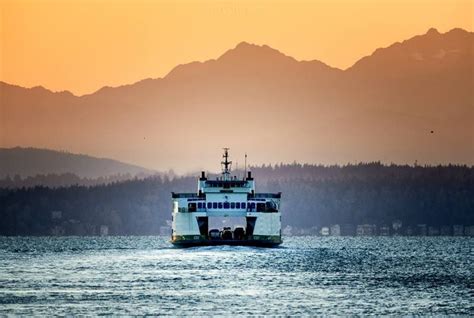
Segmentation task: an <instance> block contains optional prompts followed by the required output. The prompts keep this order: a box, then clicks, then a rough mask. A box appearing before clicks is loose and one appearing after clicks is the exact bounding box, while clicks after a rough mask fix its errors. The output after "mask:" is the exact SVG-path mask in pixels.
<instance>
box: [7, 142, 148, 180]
mask: <svg viewBox="0 0 474 318" xmlns="http://www.w3.org/2000/svg"><path fill="white" fill-rule="evenodd" d="M154 173H156V172H155V171H152V170H148V169H145V168H142V167H139V166H135V165H131V164H126V163H123V162H120V161H116V160H112V159H105V158H95V157H91V156H87V155H80V154H72V153H68V152H60V151H54V150H47V149H36V148H19V147H17V148H0V178H1V179H3V178H5V177H6V176H10V177H11V178H13V177H14V176H15V175H18V176H20V177H22V178H26V177H32V176H36V175H48V174H55V175H61V174H68V175H71V174H73V175H75V176H77V177H80V178H100V177H102V178H105V177H111V176H116V175H120V174H122V175H125V174H129V175H130V176H131V177H134V176H138V175H141V176H146V175H151V174H154Z"/></svg>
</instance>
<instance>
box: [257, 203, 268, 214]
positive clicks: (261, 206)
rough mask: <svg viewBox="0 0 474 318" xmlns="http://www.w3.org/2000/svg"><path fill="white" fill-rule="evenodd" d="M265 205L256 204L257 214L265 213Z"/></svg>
mask: <svg viewBox="0 0 474 318" xmlns="http://www.w3.org/2000/svg"><path fill="white" fill-rule="evenodd" d="M265 211H266V210H265V203H257V212H265Z"/></svg>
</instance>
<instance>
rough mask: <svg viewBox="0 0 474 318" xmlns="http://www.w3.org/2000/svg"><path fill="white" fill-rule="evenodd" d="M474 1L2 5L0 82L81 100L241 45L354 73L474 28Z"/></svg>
mask: <svg viewBox="0 0 474 318" xmlns="http://www.w3.org/2000/svg"><path fill="white" fill-rule="evenodd" d="M380 3H383V5H381V4H380ZM473 3H474V1H472V0H468V1H465V0H463V1H461V0H431V1H426V0H398V1H393V0H384V1H380V0H379V1H377V0H373V1H366V0H364V1H359V0H358V1H356V0H345V1H343V0H331V1H329V0H328V1H112V0H107V1H106V0H102V1H98V0H95V1H94V0H83V1H78V0H64V1H59V0H56V1H49V0H44V1H43V0H35V1H32V0H30V1H22V0H16V1H10V0H0V10H1V15H0V19H1V21H0V22H1V23H0V39H1V43H0V44H1V50H0V80H2V81H5V82H8V83H12V84H18V85H21V86H26V87H31V86H36V85H42V86H45V87H46V88H49V89H52V90H54V91H60V90H70V91H72V92H73V93H74V94H77V95H81V94H86V93H91V92H94V91H96V90H97V89H99V88H100V87H102V86H105V85H108V86H117V85H122V84H128V83H133V82H136V81H138V80H141V79H144V78H148V77H153V78H156V77H162V76H164V75H166V74H167V73H168V72H169V71H170V70H171V69H172V68H173V67H174V66H176V65H177V64H182V63H187V62H191V61H195V60H207V59H211V58H216V57H218V56H219V55H220V54H222V53H223V52H224V51H226V50H227V49H230V48H232V47H234V46H235V45H236V44H237V43H238V42H241V41H247V42H251V43H256V44H268V45H269V46H271V47H274V48H276V49H279V50H280V51H282V52H284V53H285V54H288V55H291V56H293V57H295V58H297V59H300V60H301V59H302V60H308V59H318V60H321V61H323V62H325V63H327V64H329V65H331V66H335V67H339V68H347V67H348V66H350V65H352V64H353V63H354V62H355V61H356V60H358V59H359V58H360V57H362V56H364V55H368V54H370V53H372V51H373V50H374V49H376V48H377V47H382V46H387V45H390V44H392V43H393V42H395V41H399V40H403V39H406V38H409V37H412V36H414V35H416V34H421V33H425V32H426V31H427V30H428V29H429V28H430V27H435V28H437V29H438V30H439V31H440V32H446V31H448V30H450V29H452V28H454V27H461V28H464V29H466V30H469V31H472V24H473V16H474V13H473V8H474V5H473Z"/></svg>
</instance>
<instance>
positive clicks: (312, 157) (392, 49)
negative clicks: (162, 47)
mask: <svg viewBox="0 0 474 318" xmlns="http://www.w3.org/2000/svg"><path fill="white" fill-rule="evenodd" d="M473 44H474V33H472V32H467V31H463V30H457V29H453V30H451V31H449V32H446V33H439V32H435V31H434V30H430V31H428V32H427V33H425V34H423V35H419V36H414V37H412V38H410V39H407V40H406V41H403V42H400V43H395V44H393V45H390V46H388V47H386V48H383V49H380V50H376V51H375V52H374V53H373V54H372V55H370V56H368V57H365V58H363V59H361V60H359V62H358V63H356V64H355V65H354V67H352V68H350V69H346V70H339V69H334V68H331V67H329V66H327V65H325V64H323V63H322V62H319V61H317V60H315V61H297V60H295V59H294V58H292V57H288V56H286V55H284V54H283V53H281V52H279V51H278V50H275V49H272V48H270V47H264V46H258V45H254V44H249V43H240V44H238V45H237V46H236V47H235V48H232V49H230V50H228V51H226V52H225V53H223V54H222V55H221V56H220V57H219V58H217V59H214V60H208V61H205V62H192V63H189V64H184V65H179V66H176V67H175V68H174V69H173V70H172V71H170V73H169V74H167V76H165V77H163V78H158V79H145V80H142V81H139V82H137V83H135V84H129V85H125V86H121V87H116V88H103V89H101V90H100V91H98V92H96V93H94V94H90V95H84V96H81V97H74V96H70V95H68V94H62V95H61V94H54V93H47V92H46V93H45V91H44V90H41V89H40V90H33V91H31V90H22V89H21V88H18V87H17V88H13V89H11V87H10V86H6V85H0V90H1V92H0V93H1V94H2V105H1V106H2V114H3V117H2V118H0V120H2V135H0V146H4V147H13V146H17V145H21V146H25V145H28V146H39V147H42V148H52V149H64V148H67V149H70V150H71V151H74V152H80V153H90V154H100V155H101V156H105V157H112V158H121V159H122V160H124V161H128V162H134V163H137V164H139V165H142V166H148V167H159V169H160V170H167V169H178V170H179V169H182V167H186V169H185V170H198V169H203V168H205V169H207V168H212V167H210V166H207V165H208V163H209V164H210V163H211V162H214V161H215V158H216V157H218V156H219V152H218V149H219V148H220V147H222V146H230V147H231V148H232V149H233V151H236V152H237V153H244V152H248V153H252V154H253V158H254V160H255V161H254V162H255V163H263V162H270V161H271V160H268V155H269V154H268V150H266V149H271V154H272V156H273V157H275V160H276V161H277V162H279V161H286V162H291V161H293V160H297V161H300V162H320V163H326V164H330V163H347V162H354V161H356V162H358V161H362V162H367V161H374V160H381V161H382V162H387V163H390V162H395V163H401V164H403V163H413V162H415V161H418V162H419V163H429V164H437V163H460V164H463V163H466V164H471V163H472V162H474V138H473V137H472V136H473V135H474V132H473V128H472V122H473V118H474V105H473V100H474V96H473V89H472V88H473V87H474V82H473V77H472V73H473V72H474V66H473V61H474V57H473V52H472V46H473ZM236 50H237V51H236ZM431 131H433V133H431ZM239 132H245V133H239ZM283 144H284V145H285V147H282V145H283ZM189 153H191V154H193V153H199V156H198V157H197V160H194V159H190V158H189ZM190 162H191V164H190ZM179 167H181V168H179Z"/></svg>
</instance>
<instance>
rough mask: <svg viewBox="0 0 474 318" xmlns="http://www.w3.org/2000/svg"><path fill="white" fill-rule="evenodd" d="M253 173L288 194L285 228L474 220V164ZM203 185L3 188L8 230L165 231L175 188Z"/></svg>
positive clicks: (261, 183) (157, 181)
mask: <svg viewBox="0 0 474 318" xmlns="http://www.w3.org/2000/svg"><path fill="white" fill-rule="evenodd" d="M252 171H253V174H254V176H255V179H256V182H257V191H260V192H267V191H270V192H274V191H275V192H282V193H283V196H282V214H283V220H282V221H283V226H286V225H290V226H292V227H295V228H309V227H313V226H327V225H330V224H364V223H370V224H379V225H381V224H389V223H391V222H392V221H394V220H400V221H402V222H403V224H405V225H410V224H411V225H416V224H420V223H423V224H428V225H434V226H441V225H454V224H461V225H474V168H473V167H467V166H454V165H450V166H424V167H421V166H414V167H413V166H400V165H389V166H386V165H382V164H380V163H378V162H376V163H368V164H357V165H346V166H329V167H328V166H318V165H300V164H296V163H295V164H281V165H277V166H260V167H252ZM236 173H237V174H239V173H240V172H236ZM196 186H197V176H193V177H175V178H173V179H169V178H167V177H149V178H146V179H143V180H138V179H135V180H129V181H123V182H113V183H110V184H107V185H97V186H89V187H88V186H70V187H60V188H48V187H43V186H36V187H33V188H21V189H2V190H0V217H1V220H2V222H0V234H1V235H49V234H51V231H52V229H53V228H54V227H58V226H60V227H62V228H63V229H65V234H77V235H88V234H97V229H98V227H100V226H101V225H106V226H107V227H108V229H109V234H120V235H131V234H133V235H135V234H136V235H152V234H158V233H159V230H160V227H161V226H165V225H166V224H167V221H168V222H169V220H170V219H171V196H170V193H171V192H172V191H174V192H179V191H184V192H192V191H195V190H196ZM55 211H56V212H55ZM57 211H59V213H58V212H57Z"/></svg>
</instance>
